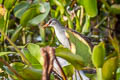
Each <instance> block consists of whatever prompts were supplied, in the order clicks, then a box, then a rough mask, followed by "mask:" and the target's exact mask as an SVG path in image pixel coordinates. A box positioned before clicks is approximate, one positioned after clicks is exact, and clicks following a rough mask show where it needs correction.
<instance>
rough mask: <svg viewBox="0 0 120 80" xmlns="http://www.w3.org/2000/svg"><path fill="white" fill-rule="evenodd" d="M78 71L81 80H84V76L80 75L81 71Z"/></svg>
mask: <svg viewBox="0 0 120 80" xmlns="http://www.w3.org/2000/svg"><path fill="white" fill-rule="evenodd" d="M77 72H78V75H79V77H80V80H83V78H82V76H81V75H80V72H79V71H77Z"/></svg>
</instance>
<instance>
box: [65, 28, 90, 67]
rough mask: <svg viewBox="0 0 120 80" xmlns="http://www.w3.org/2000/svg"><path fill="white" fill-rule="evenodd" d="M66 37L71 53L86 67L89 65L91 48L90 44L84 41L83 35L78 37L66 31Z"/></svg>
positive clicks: (76, 34) (74, 33)
mask: <svg viewBox="0 0 120 80" xmlns="http://www.w3.org/2000/svg"><path fill="white" fill-rule="evenodd" d="M67 36H68V37H69V40H70V43H71V47H72V49H71V50H72V52H73V53H75V54H76V55H79V56H80V57H82V59H83V61H84V63H85V65H86V66H88V65H89V64H90V63H91V60H90V58H91V47H90V44H89V43H88V42H87V41H86V40H85V38H84V37H83V35H80V34H78V33H76V32H73V31H71V30H67Z"/></svg>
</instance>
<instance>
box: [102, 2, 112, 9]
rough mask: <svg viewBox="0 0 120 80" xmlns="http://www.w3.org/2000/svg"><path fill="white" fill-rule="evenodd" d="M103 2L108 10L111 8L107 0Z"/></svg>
mask: <svg viewBox="0 0 120 80" xmlns="http://www.w3.org/2000/svg"><path fill="white" fill-rule="evenodd" d="M101 2H102V3H103V4H104V5H105V6H106V7H107V9H108V10H109V9H110V6H109V5H108V3H107V2H106V1H105V0H101Z"/></svg>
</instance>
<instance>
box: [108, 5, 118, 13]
mask: <svg viewBox="0 0 120 80" xmlns="http://www.w3.org/2000/svg"><path fill="white" fill-rule="evenodd" d="M110 12H111V13H113V14H120V4H113V5H112V6H111V8H110Z"/></svg>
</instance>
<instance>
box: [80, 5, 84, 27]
mask: <svg viewBox="0 0 120 80" xmlns="http://www.w3.org/2000/svg"><path fill="white" fill-rule="evenodd" d="M80 9H81V13H80V26H82V23H83V17H84V9H83V6H80Z"/></svg>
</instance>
